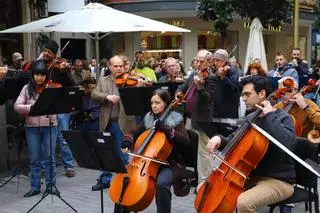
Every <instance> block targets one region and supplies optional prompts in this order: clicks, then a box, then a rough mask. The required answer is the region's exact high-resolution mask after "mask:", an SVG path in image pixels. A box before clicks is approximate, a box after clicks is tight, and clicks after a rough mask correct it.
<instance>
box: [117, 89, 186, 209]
mask: <svg viewBox="0 0 320 213" xmlns="http://www.w3.org/2000/svg"><path fill="white" fill-rule="evenodd" d="M170 102H171V97H170V93H169V92H168V91H167V90H163V89H157V90H155V91H154V92H153V94H152V97H151V111H150V112H148V113H147V114H146V115H145V117H144V119H143V120H142V121H141V122H140V124H139V125H138V126H137V128H136V129H134V130H132V131H130V134H127V135H125V136H124V140H123V144H122V148H132V147H134V142H135V141H136V139H137V138H138V137H139V136H140V134H141V133H143V132H144V131H145V130H147V129H151V128H153V126H154V127H155V130H156V131H161V132H164V134H165V135H166V137H167V139H168V140H169V141H170V142H171V143H172V144H173V150H172V152H171V154H170V156H169V159H167V161H168V162H169V166H161V167H160V169H159V170H158V174H157V178H156V195H155V197H156V205H157V213H170V212H171V197H172V195H171V191H170V187H171V186H172V185H173V188H174V192H175V194H176V195H178V196H185V195H187V194H188V192H189V189H190V186H188V185H184V186H183V185H182V184H183V183H182V182H181V178H183V174H182V173H183V172H184V162H183V160H182V158H181V156H180V154H179V149H178V148H177V147H175V144H177V143H180V144H182V145H186V146H187V145H188V144H189V143H190V141H189V136H188V133H187V130H186V129H185V127H184V123H183V116H182V115H181V114H180V113H178V112H175V111H172V110H171V111H170V112H169V114H168V115H167V116H166V118H165V119H164V121H160V120H159V118H160V117H161V115H162V114H163V112H164V111H165V109H166V108H167V107H168V106H169V104H170ZM186 184H187V183H186ZM181 190H182V191H181ZM121 208H122V207H121V206H117V210H118V211H115V212H126V211H123V210H122V211H121ZM127 212H128V211H127Z"/></svg>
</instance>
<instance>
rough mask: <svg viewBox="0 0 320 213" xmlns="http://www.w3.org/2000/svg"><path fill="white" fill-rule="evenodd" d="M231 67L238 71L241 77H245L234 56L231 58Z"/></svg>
mask: <svg viewBox="0 0 320 213" xmlns="http://www.w3.org/2000/svg"><path fill="white" fill-rule="evenodd" d="M229 66H230V67H231V68H233V69H235V70H237V71H238V74H239V77H242V76H243V75H244V73H243V70H242V69H241V67H240V64H239V62H238V60H237V59H236V57H234V56H232V57H231V58H229Z"/></svg>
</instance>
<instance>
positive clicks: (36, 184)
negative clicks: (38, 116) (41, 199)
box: [25, 127, 57, 190]
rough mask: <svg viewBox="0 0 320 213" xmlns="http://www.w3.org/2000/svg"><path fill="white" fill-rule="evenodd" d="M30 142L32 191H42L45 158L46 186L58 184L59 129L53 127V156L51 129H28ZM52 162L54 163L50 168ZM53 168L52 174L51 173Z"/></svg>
mask: <svg viewBox="0 0 320 213" xmlns="http://www.w3.org/2000/svg"><path fill="white" fill-rule="evenodd" d="M25 131H26V138H27V142H28V154H29V164H30V171H31V179H30V181H31V189H33V190H40V170H41V163H40V161H41V159H42V157H43V158H44V159H43V160H44V164H45V175H46V184H51V183H52V184H55V183H56V158H55V147H56V139H57V128H56V127H51V151H52V153H51V155H50V127H26V130H25ZM50 161H51V162H52V164H51V166H52V167H50ZM51 168H52V173H51V171H50V170H51Z"/></svg>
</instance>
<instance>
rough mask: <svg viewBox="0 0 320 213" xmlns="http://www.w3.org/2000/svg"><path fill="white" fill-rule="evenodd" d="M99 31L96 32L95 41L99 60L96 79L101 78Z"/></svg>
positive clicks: (97, 59)
mask: <svg viewBox="0 0 320 213" xmlns="http://www.w3.org/2000/svg"><path fill="white" fill-rule="evenodd" d="M99 40H100V39H99V33H98V32H95V37H94V42H95V52H96V61H97V72H96V79H97V80H99V78H100V66H99V65H100V57H99Z"/></svg>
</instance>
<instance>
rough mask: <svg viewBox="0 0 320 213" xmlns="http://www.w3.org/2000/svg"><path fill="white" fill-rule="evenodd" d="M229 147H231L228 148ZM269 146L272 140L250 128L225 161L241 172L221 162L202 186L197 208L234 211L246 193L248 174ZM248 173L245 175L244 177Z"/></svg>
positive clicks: (208, 212) (223, 212)
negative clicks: (242, 195)
mask: <svg viewBox="0 0 320 213" xmlns="http://www.w3.org/2000/svg"><path fill="white" fill-rule="evenodd" d="M226 148H228V147H226ZM267 148H268V140H267V139H266V138H265V137H264V136H262V135H261V134H260V133H259V132H257V131H256V130H255V129H253V128H250V129H249V130H247V132H246V133H245V135H243V137H242V138H241V139H240V141H239V142H238V143H237V144H236V147H235V148H232V149H231V150H230V151H229V152H228V153H227V155H226V157H225V158H224V160H225V161H226V162H227V163H228V164H229V165H231V166H232V167H234V168H236V169H237V170H238V171H239V172H241V174H239V173H238V172H237V171H235V170H233V169H232V168H230V166H227V165H226V164H224V163H221V165H220V166H219V169H217V170H213V171H212V173H211V174H210V175H209V177H208V179H207V180H206V181H205V182H204V183H203V184H202V185H201V187H200V189H199V191H198V193H197V195H196V198H195V203H194V204H195V208H196V210H197V212H201V213H213V212H214V213H228V212H230V213H231V212H234V210H235V209H236V205H237V198H238V196H239V195H240V193H241V192H243V188H244V184H245V181H246V177H248V176H249V174H250V172H251V170H252V169H254V168H256V166H257V164H258V163H259V162H260V160H261V159H262V158H263V156H264V154H265V153H266V151H267ZM243 175H244V176H243Z"/></svg>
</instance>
